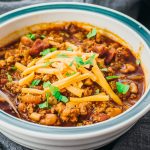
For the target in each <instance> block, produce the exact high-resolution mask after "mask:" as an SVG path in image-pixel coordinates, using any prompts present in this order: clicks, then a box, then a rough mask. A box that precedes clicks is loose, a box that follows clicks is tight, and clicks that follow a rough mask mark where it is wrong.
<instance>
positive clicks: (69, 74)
mask: <svg viewBox="0 0 150 150" xmlns="http://www.w3.org/2000/svg"><path fill="white" fill-rule="evenodd" d="M74 74H76V72H72V73H69V72H67V73H66V76H67V77H70V76H72V75H74Z"/></svg>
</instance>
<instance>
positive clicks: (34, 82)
mask: <svg viewBox="0 0 150 150" xmlns="http://www.w3.org/2000/svg"><path fill="white" fill-rule="evenodd" d="M40 82H41V80H38V79H37V80H33V81H32V83H31V85H30V87H34V86H36V85H38V84H39V83H40Z"/></svg>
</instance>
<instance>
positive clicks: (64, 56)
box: [57, 53, 68, 58]
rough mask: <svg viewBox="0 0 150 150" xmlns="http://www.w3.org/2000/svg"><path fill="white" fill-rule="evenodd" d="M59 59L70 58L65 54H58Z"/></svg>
mask: <svg viewBox="0 0 150 150" xmlns="http://www.w3.org/2000/svg"><path fill="white" fill-rule="evenodd" d="M57 57H59V58H68V56H67V55H66V54H64V53H62V54H58V55H57Z"/></svg>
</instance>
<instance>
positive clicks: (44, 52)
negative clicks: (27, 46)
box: [40, 47, 57, 56]
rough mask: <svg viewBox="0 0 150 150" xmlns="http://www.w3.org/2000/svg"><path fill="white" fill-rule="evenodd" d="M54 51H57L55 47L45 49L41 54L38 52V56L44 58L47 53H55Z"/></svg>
mask: <svg viewBox="0 0 150 150" xmlns="http://www.w3.org/2000/svg"><path fill="white" fill-rule="evenodd" d="M56 50H57V48H56V47H53V48H47V49H45V50H43V51H42V52H40V55H42V56H45V55H47V54H48V53H50V52H54V51H56Z"/></svg>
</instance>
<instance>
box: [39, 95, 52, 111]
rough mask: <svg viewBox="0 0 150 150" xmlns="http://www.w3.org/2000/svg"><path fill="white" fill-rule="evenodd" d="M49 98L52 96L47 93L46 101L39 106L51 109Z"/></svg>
mask: <svg viewBox="0 0 150 150" xmlns="http://www.w3.org/2000/svg"><path fill="white" fill-rule="evenodd" d="M49 97H50V94H49V93H46V101H45V102H44V103H42V104H39V108H51V106H50V104H49Z"/></svg>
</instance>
